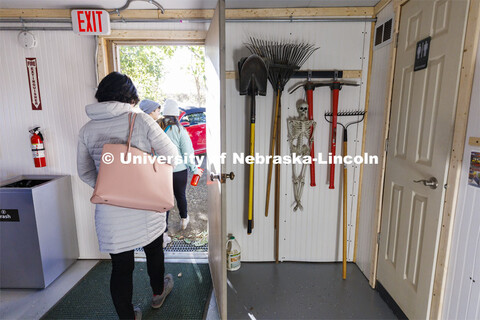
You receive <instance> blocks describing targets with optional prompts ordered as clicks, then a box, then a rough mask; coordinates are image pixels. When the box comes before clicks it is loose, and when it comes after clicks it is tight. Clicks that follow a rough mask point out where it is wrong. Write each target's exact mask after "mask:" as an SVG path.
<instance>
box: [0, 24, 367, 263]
mask: <svg viewBox="0 0 480 320" xmlns="http://www.w3.org/2000/svg"><path fill="white" fill-rule="evenodd" d="M122 27H125V26H122ZM127 27H128V28H135V29H142V28H143V29H164V30H169V29H170V30H172V29H190V30H192V29H196V30H198V29H201V30H204V29H205V27H206V25H205V24H200V25H196V24H195V25H193V24H189V25H186V24H183V25H181V24H157V25H145V24H139V25H131V24H129V25H128V26H127ZM117 28H120V27H119V25H118V27H117ZM259 30H261V32H260V31H259ZM34 33H35V34H36V35H37V37H38V40H39V45H38V47H37V48H35V49H30V50H26V49H24V48H22V47H20V46H19V45H18V42H17V39H16V37H17V34H18V32H12V31H2V32H0V36H1V39H2V40H1V43H2V46H3V48H8V50H2V52H1V53H0V59H1V60H0V62H1V67H2V71H3V72H2V73H1V75H0V81H1V82H0V83H1V86H0V88H1V90H2V91H1V93H0V94H1V98H0V101H1V103H0V108H1V109H2V118H1V122H2V126H0V139H1V145H2V147H1V149H0V158H1V161H2V171H1V173H0V179H1V180H4V179H7V178H10V177H13V176H15V175H18V174H22V173H28V174H32V173H41V174H44V173H56V174H60V173H61V174H70V175H72V176H73V180H72V181H73V182H72V184H73V190H74V194H75V195H74V203H75V211H76V220H77V229H78V235H79V244H80V256H81V258H98V257H101V255H100V253H99V252H98V246H97V241H96V236H95V229H94V222H93V206H91V205H90V203H89V201H88V199H89V197H90V194H91V190H90V188H89V187H87V186H86V185H85V184H83V183H82V182H81V181H80V180H79V179H78V177H77V175H76V163H75V162H76V156H75V155H76V138H77V133H78V130H79V129H80V127H81V126H82V125H83V124H84V123H85V122H86V121H87V120H88V119H87V117H86V116H85V114H84V106H85V105H86V104H88V103H90V102H93V101H94V98H93V95H94V92H95V73H94V70H95V67H94V51H95V47H94V40H93V38H92V37H80V36H76V35H74V34H73V33H71V32H69V31H55V32H54V31H34ZM369 33H370V24H369V23H289V24H285V23H277V24H272V23H269V24H265V23H256V24H255V23H228V24H227V70H235V69H236V63H237V61H238V59H239V58H240V57H242V56H245V55H247V54H248V52H246V51H244V49H242V48H244V45H243V42H244V41H246V40H247V38H248V36H249V35H254V36H259V35H260V34H262V35H266V36H271V37H275V38H278V39H299V40H302V41H309V42H312V43H315V44H316V45H317V46H320V49H319V50H318V52H317V53H315V54H314V55H313V56H312V57H311V58H310V60H309V61H307V63H306V64H305V66H304V68H308V69H342V70H362V77H363V79H358V80H362V81H363V83H362V86H360V87H358V88H351V87H344V89H342V91H341V93H340V110H345V109H357V108H360V109H363V108H364V101H365V89H366V76H367V67H368V48H369V39H370V34H369ZM25 57H36V58H37V59H38V64H39V82H40V90H41V95H42V101H43V105H44V110H43V111H32V110H31V108H30V101H29V95H28V87H27V75H26V71H23V72H22V70H24V68H25ZM297 81H299V80H297ZM295 82H296V80H291V81H290V82H289V84H288V85H287V88H288V87H289V86H290V85H291V84H293V83H295ZM235 86H236V81H234V80H228V81H227V87H228V88H227V107H228V108H227V109H228V110H229V111H228V112H229V114H228V119H229V120H228V121H229V123H228V124H227V128H228V129H227V130H228V133H227V134H228V136H229V137H230V139H231V143H229V146H228V150H227V152H228V153H231V152H233V151H244V150H247V149H246V148H245V144H246V139H247V137H246V135H245V125H246V123H245V121H246V119H247V116H246V115H247V113H248V111H247V110H248V109H247V107H246V99H245V97H241V96H239V95H238V91H237V89H236V87H235ZM12 92H13V93H14V94H11V93H12ZM302 96H303V93H302V91H301V90H299V91H298V92H296V93H295V94H294V95H291V96H290V95H289V94H288V93H287V92H285V93H284V96H283V100H282V101H283V114H282V116H283V117H282V127H283V131H282V153H283V154H287V152H288V145H287V143H286V118H287V117H289V116H293V115H296V111H295V108H294V105H295V102H296V100H298V99H300V98H301V97H302ZM314 101H315V104H316V107H315V115H314V116H315V119H316V121H317V122H318V125H317V131H316V135H315V141H316V151H317V152H323V153H324V154H327V153H328V149H329V145H328V141H329V126H328V125H327V124H326V122H325V120H324V119H323V113H324V112H325V111H329V110H330V90H328V89H326V88H322V89H316V90H315V92H314ZM257 103H258V106H257V108H258V111H257V119H258V120H257V143H256V148H257V151H258V152H260V153H261V154H268V147H269V137H270V126H269V125H268V123H269V122H270V119H271V113H272V105H273V95H272V90H271V87H269V92H268V95H267V96H266V97H259V98H257ZM12 108H15V109H12ZM266 119H267V120H266ZM262 123H263V125H262ZM33 125H40V126H42V127H43V128H44V134H45V139H46V143H45V144H46V148H47V161H48V167H46V168H44V169H35V168H33V164H32V160H31V156H30V150H29V138H28V137H29V135H28V129H29V128H30V127H31V126H33ZM362 128H363V127H362V126H361V125H360V126H352V127H350V129H349V137H350V139H349V140H350V142H349V146H348V148H349V153H350V154H358V153H359V152H360V149H361V139H362V137H361V134H362ZM339 131H340V130H339ZM338 137H339V139H340V137H341V134H340V133H339V136H338ZM22 146H23V147H22ZM337 149H340V148H339V147H337ZM9 150H16V152H15V153H11V152H10V151H9ZM339 151H340V150H339ZM230 163H231V162H230V161H228V162H227V164H229V165H230ZM230 166H231V169H232V171H234V172H235V173H236V174H237V178H236V180H235V182H233V183H232V184H231V187H230V188H228V189H229V190H230V191H231V192H229V194H227V197H228V203H229V206H230V208H231V211H229V212H228V221H227V223H228V231H229V232H231V233H233V234H235V235H236V236H237V237H238V238H239V240H240V242H241V243H242V248H243V257H244V260H250V261H269V260H272V259H273V239H274V233H273V192H272V197H271V199H272V200H271V208H272V210H271V211H270V215H269V217H268V218H265V217H264V213H263V208H264V203H265V201H264V197H265V196H264V194H265V180H266V169H267V166H262V165H257V166H256V178H255V179H256V180H255V181H256V190H257V193H256V202H255V209H256V219H255V229H254V233H253V235H252V236H250V237H248V241H247V237H246V231H245V230H244V220H245V219H244V208H243V203H244V191H243V190H244V184H243V183H241V182H242V178H243V177H244V174H245V172H244V167H243V166H241V165H235V166H234V165H230ZM227 167H228V165H227ZM316 169H317V170H316V171H317V187H315V188H311V187H309V186H308V183H309V178H308V177H307V181H306V186H305V191H304V197H303V199H304V205H305V208H306V210H305V211H304V212H297V213H293V212H292V210H291V208H292V207H291V203H292V202H293V193H292V191H291V180H290V177H291V166H284V167H283V168H282V186H281V194H282V195H285V196H282V208H285V210H283V211H282V214H281V225H280V230H281V251H280V256H281V258H282V260H298V261H336V260H339V259H340V258H341V233H340V228H341V219H340V218H339V215H340V213H341V198H340V197H341V193H340V190H341V189H340V188H339V187H340V184H339V181H340V180H339V178H340V177H341V175H340V166H337V171H336V186H337V188H336V189H335V190H329V189H328V186H327V173H328V167H327V166H325V165H322V166H320V165H317V168H316ZM358 169H359V168H358V166H350V167H349V190H350V191H349V194H350V197H349V202H348V203H349V206H350V208H349V241H350V242H349V244H351V245H349V258H350V259H351V257H352V255H353V242H352V240H353V239H354V225H355V221H354V219H355V213H356V203H357V201H356V195H357V183H358V173H359V170H358ZM307 175H308V174H307ZM354 176H355V179H354ZM353 181H355V183H352V182H353Z"/></svg>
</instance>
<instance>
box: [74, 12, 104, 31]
mask: <svg viewBox="0 0 480 320" xmlns="http://www.w3.org/2000/svg"><path fill="white" fill-rule="evenodd" d="M72 27H73V32H74V33H76V34H86V35H96V34H110V15H109V14H108V12H107V11H105V10H98V9H79V10H72Z"/></svg>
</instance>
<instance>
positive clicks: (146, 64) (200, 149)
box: [114, 43, 208, 259]
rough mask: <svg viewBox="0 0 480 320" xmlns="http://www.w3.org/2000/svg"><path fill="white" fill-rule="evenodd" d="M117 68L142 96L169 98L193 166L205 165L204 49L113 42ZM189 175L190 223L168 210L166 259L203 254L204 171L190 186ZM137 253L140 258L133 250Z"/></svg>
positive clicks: (160, 100) (205, 222)
mask: <svg viewBox="0 0 480 320" xmlns="http://www.w3.org/2000/svg"><path fill="white" fill-rule="evenodd" d="M114 52H115V54H114V57H115V58H114V60H115V62H114V64H115V66H116V70H118V71H120V72H122V73H124V74H126V75H128V76H129V77H130V78H131V79H132V81H133V82H134V83H135V85H136V87H137V90H138V95H139V97H140V99H141V100H142V99H150V100H153V101H156V102H158V103H160V104H161V105H163V102H164V101H165V99H167V98H171V99H175V100H176V101H177V102H178V104H179V107H180V116H179V122H180V124H181V125H182V126H183V127H184V128H185V130H187V132H188V134H189V136H190V139H191V140H192V145H193V148H194V152H195V156H197V159H196V164H197V165H198V166H199V167H201V168H202V169H204V170H205V166H206V158H205V157H206V132H205V126H206V105H205V100H206V84H205V48H204V46H203V45H200V44H171V43H170V44H165V43H162V44H158V43H148V44H145V43H115V44H114ZM192 177H193V173H192V172H190V171H189V172H188V178H187V189H186V197H187V206H188V216H189V223H188V226H187V228H186V229H185V230H182V228H181V219H180V214H179V211H178V207H177V205H175V207H174V208H173V209H172V210H170V214H169V218H168V234H169V236H170V237H171V239H172V242H171V243H169V244H168V245H167V246H166V248H165V257H166V259H185V258H192V257H194V258H196V259H198V258H207V254H208V218H207V186H206V175H203V176H202V177H201V178H200V180H199V182H198V184H197V186H192V185H191V184H190V181H191V180H192ZM135 255H136V257H139V258H141V257H144V252H143V250H142V249H137V251H136V252H135Z"/></svg>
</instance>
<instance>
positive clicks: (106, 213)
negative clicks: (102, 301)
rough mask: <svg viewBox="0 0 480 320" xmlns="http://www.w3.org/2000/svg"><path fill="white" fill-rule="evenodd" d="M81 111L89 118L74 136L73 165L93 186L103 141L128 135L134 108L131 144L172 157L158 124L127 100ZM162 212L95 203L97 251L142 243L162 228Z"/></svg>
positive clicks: (174, 152)
mask: <svg viewBox="0 0 480 320" xmlns="http://www.w3.org/2000/svg"><path fill="white" fill-rule="evenodd" d="M85 111H86V113H87V115H88V117H89V118H90V119H91V120H90V121H89V122H87V124H85V125H84V126H83V127H82V128H81V129H80V133H79V137H78V154H77V169H78V175H79V176H80V179H82V180H83V181H84V182H85V183H87V184H88V185H89V186H91V187H92V188H94V187H95V182H96V180H97V173H98V168H99V166H100V160H101V155H102V148H103V145H104V144H106V143H126V141H127V138H128V131H129V127H128V113H129V112H136V113H137V117H136V119H135V125H134V128H133V133H132V140H131V144H132V146H134V147H136V148H138V149H140V150H143V151H146V152H149V151H150V150H151V148H152V147H153V149H154V150H155V152H156V153H157V155H164V156H166V157H169V156H172V157H175V156H177V155H178V152H177V148H176V146H175V145H174V144H173V143H172V142H171V141H170V139H169V138H168V137H167V135H166V134H165V133H164V132H163V131H162V129H161V128H160V126H159V125H158V124H157V123H156V122H155V121H154V120H153V119H152V118H151V117H150V116H149V115H147V114H145V113H144V112H142V111H141V110H139V109H137V108H132V106H131V105H130V104H127V103H121V102H115V101H111V102H101V103H94V104H91V105H87V106H86V107H85ZM165 227H166V223H165V212H154V211H145V210H136V209H128V208H121V207H115V206H110V205H104V204H97V205H96V207H95V228H96V231H97V236H98V243H99V247H100V251H102V252H108V253H120V252H125V251H129V250H133V249H135V248H139V247H143V246H145V245H147V244H149V243H150V242H152V241H153V240H155V239H156V238H157V237H159V236H160V235H162V234H163V232H164V231H165Z"/></svg>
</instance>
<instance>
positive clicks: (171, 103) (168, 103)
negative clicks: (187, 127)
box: [162, 99, 180, 117]
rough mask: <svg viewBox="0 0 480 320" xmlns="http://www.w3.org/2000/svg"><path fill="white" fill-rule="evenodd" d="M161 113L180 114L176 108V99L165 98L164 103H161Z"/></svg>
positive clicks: (165, 114) (176, 115) (166, 114)
mask: <svg viewBox="0 0 480 320" xmlns="http://www.w3.org/2000/svg"><path fill="white" fill-rule="evenodd" d="M162 114H163V115H164V116H175V117H178V116H179V115H180V110H179V109H178V103H177V101H175V100H173V99H167V100H165V103H164V104H163V112H162Z"/></svg>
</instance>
